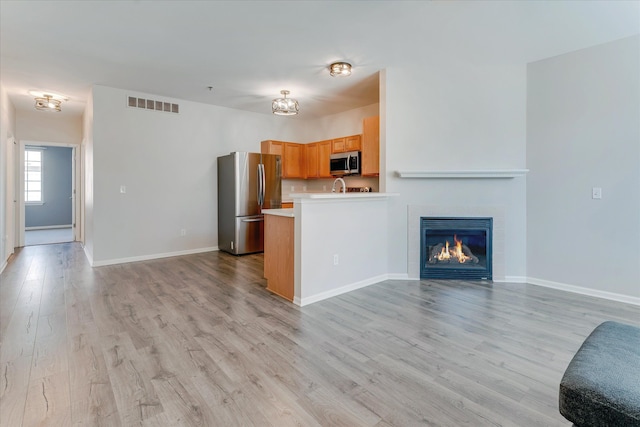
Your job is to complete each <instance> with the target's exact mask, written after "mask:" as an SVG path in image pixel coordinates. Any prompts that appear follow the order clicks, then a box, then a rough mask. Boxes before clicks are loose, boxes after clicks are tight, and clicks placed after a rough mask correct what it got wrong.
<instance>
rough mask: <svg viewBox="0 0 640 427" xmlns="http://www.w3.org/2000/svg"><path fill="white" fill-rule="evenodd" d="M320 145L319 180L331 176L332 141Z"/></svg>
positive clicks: (322, 142) (319, 143) (321, 142)
mask: <svg viewBox="0 0 640 427" xmlns="http://www.w3.org/2000/svg"><path fill="white" fill-rule="evenodd" d="M317 144H318V178H332V176H331V141H320V142H318V143H317Z"/></svg>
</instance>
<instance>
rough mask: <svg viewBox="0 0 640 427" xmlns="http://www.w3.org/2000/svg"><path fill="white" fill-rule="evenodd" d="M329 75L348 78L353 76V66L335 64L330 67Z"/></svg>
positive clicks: (342, 63)
mask: <svg viewBox="0 0 640 427" xmlns="http://www.w3.org/2000/svg"><path fill="white" fill-rule="evenodd" d="M329 73H330V74H331V75H332V76H333V77H335V76H342V77H347V76H350V75H351V64H349V63H348V62H334V63H333V64H331V65H329Z"/></svg>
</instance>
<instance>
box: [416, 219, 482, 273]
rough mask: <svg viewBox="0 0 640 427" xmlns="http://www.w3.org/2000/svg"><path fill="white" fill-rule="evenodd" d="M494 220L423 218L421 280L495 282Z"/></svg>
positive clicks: (421, 222) (421, 225) (421, 230)
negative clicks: (484, 280)
mask: <svg viewBox="0 0 640 427" xmlns="http://www.w3.org/2000/svg"><path fill="white" fill-rule="evenodd" d="M492 239H493V218H479V217H470V218H447V217H421V218H420V278H421V279H461V280H480V279H487V280H492V279H493V268H492V265H493V262H492V252H493V251H492Z"/></svg>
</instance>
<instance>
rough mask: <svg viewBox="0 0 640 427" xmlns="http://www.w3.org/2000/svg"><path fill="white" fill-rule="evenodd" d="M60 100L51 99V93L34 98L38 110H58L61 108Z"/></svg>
mask: <svg viewBox="0 0 640 427" xmlns="http://www.w3.org/2000/svg"><path fill="white" fill-rule="evenodd" d="M60 102H61V101H60V100H59V99H53V98H52V97H51V95H46V94H45V96H44V97H42V98H36V106H35V107H36V110H40V111H55V112H60V111H62V108H60Z"/></svg>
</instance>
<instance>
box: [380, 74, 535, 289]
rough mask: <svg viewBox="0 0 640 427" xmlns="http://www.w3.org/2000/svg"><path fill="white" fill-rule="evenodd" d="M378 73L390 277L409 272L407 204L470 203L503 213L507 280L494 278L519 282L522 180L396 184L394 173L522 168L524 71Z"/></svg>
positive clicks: (521, 269)
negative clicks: (389, 195) (387, 197)
mask: <svg viewBox="0 0 640 427" xmlns="http://www.w3.org/2000/svg"><path fill="white" fill-rule="evenodd" d="M381 75H382V77H381V78H382V79H383V81H382V83H381V110H382V113H383V114H382V115H383V117H385V119H384V124H383V125H382V126H381V144H383V147H382V152H383V153H386V160H383V161H385V162H386V163H385V164H384V167H383V169H384V171H385V175H384V177H382V178H381V185H382V186H383V188H382V189H381V191H387V192H393V193H400V197H396V198H392V199H391V200H390V203H389V204H390V212H389V242H390V248H389V272H390V273H391V274H395V275H398V276H399V277H402V276H403V275H405V274H407V253H408V250H410V249H408V248H407V207H408V206H409V205H437V206H470V205H471V206H492V207H500V208H501V209H502V210H503V211H504V215H505V221H506V224H505V236H506V237H505V251H506V254H505V256H506V260H505V277H504V278H499V279H512V280H515V279H516V278H518V279H520V278H523V277H524V276H525V275H526V205H525V202H526V199H525V190H526V178H515V179H485V180H476V179H464V180H462V179H455V180H453V179H437V180H436V179H400V178H398V177H397V176H396V172H397V171H401V170H409V171H425V170H460V169H483V170H486V169H524V167H525V152H526V147H525V141H526V139H525V138H526V123H525V105H526V67H525V66H524V65H509V64H494V65H490V66H489V65H478V64H471V63H453V62H450V63H438V64H433V65H431V66H428V67H424V68H390V69H387V70H386V71H385V72H384V73H381ZM383 159H384V157H383Z"/></svg>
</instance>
